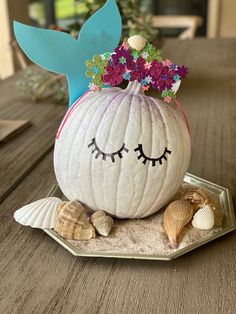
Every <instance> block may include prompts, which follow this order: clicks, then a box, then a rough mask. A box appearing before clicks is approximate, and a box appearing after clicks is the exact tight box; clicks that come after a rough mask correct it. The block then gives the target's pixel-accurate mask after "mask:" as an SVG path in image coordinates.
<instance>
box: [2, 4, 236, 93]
mask: <svg viewBox="0 0 236 314" xmlns="http://www.w3.org/2000/svg"><path fill="white" fill-rule="evenodd" d="M104 3H105V0H21V1H19V0H1V1H0V29H1V39H0V80H3V79H5V78H7V77H9V76H11V75H13V74H14V73H16V72H17V71H18V70H20V69H25V68H27V67H28V64H29V61H28V60H26V57H25V56H24V55H23V53H22V52H21V50H20V49H19V47H18V46H17V44H16V42H15V40H14V35H13V29H12V25H13V20H14V19H15V20H18V21H20V22H23V23H26V24H31V25H34V26H37V27H42V28H50V29H56V30H58V31H65V32H68V33H70V34H71V35H72V36H74V37H77V36H78V33H79V30H80V28H81V25H82V24H83V23H84V21H85V20H86V19H88V18H89V16H90V15H92V14H93V13H94V12H95V11H96V10H97V9H98V8H99V7H101V6H102V5H103V4H104ZM117 3H118V6H119V8H120V11H121V14H122V19H123V34H124V36H131V35H133V34H137V33H139V34H142V35H144V36H145V37H146V38H147V39H148V40H149V41H150V42H152V43H154V44H157V45H158V40H159V42H160V39H162V38H165V37H176V38H179V39H181V40H188V39H193V38H195V37H198V36H205V37H208V38H217V37H220V38H222V37H236V19H235V12H236V1H235V0H117ZM26 75H28V78H29V80H30V81H31V82H32V75H34V76H35V78H34V79H35V81H36V82H37V84H38V85H40V82H43V81H45V80H46V79H50V78H45V77H42V76H41V74H40V75H38V74H37V75H38V76H37V75H36V74H32V72H29V73H28V74H27V72H26ZM45 75H46V74H45ZM36 76H37V77H36ZM24 82H25V83H24V84H26V86H22V84H21V83H19V85H20V87H21V88H22V89H23V91H24V88H25V90H27V91H29V90H30V89H29V86H28V85H27V83H26V82H27V79H25V78H24ZM57 89H58V87H57ZM63 93H65V90H62V94H63ZM63 95H64V94H63ZM59 96H60V95H59ZM59 98H60V97H59Z"/></svg>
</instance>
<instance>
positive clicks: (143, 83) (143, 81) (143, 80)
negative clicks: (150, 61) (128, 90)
mask: <svg viewBox="0 0 236 314" xmlns="http://www.w3.org/2000/svg"><path fill="white" fill-rule="evenodd" d="M147 83H148V82H147V80H146V78H145V79H142V81H141V85H142V86H144V85H147Z"/></svg>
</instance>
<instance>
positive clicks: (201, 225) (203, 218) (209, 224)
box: [192, 205, 214, 230]
mask: <svg viewBox="0 0 236 314" xmlns="http://www.w3.org/2000/svg"><path fill="white" fill-rule="evenodd" d="M192 226H193V227H194V228H197V229H203V230H209V229H211V228H213V227H214V211H213V210H212V208H211V206H209V205H205V206H204V207H202V208H200V209H199V210H198V211H197V212H196V213H195V214H194V216H193V220H192Z"/></svg>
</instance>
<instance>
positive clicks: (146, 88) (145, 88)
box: [142, 85, 150, 92]
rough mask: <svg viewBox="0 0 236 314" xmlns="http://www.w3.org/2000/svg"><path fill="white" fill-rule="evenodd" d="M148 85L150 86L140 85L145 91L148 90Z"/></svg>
mask: <svg viewBox="0 0 236 314" xmlns="http://www.w3.org/2000/svg"><path fill="white" fill-rule="evenodd" d="M149 87H150V86H149V85H146V86H145V85H144V86H143V87H142V88H143V91H144V92H145V91H147V90H149Z"/></svg>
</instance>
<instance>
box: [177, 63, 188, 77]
mask: <svg viewBox="0 0 236 314" xmlns="http://www.w3.org/2000/svg"><path fill="white" fill-rule="evenodd" d="M177 73H178V74H179V76H180V77H181V79H183V78H185V76H186V75H187V73H188V68H187V67H185V66H184V65H181V66H178V69H177Z"/></svg>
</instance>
